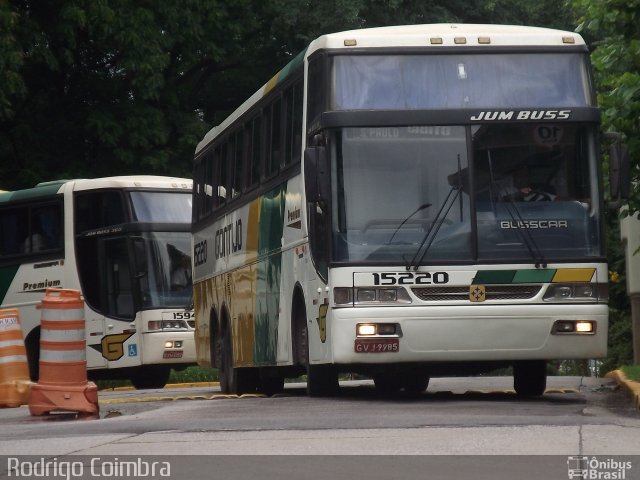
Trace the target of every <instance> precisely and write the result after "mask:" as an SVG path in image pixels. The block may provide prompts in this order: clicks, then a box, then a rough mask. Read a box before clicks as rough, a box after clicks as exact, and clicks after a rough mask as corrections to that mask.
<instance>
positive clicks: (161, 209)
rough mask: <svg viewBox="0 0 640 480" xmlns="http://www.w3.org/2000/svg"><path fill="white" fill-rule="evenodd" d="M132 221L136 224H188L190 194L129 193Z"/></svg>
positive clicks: (189, 220) (189, 217)
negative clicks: (132, 214)
mask: <svg viewBox="0 0 640 480" xmlns="http://www.w3.org/2000/svg"><path fill="white" fill-rule="evenodd" d="M130 196H131V204H132V207H133V213H134V219H135V220H136V221H138V222H159V223H190V222H191V192H186V193H176V192H151V191H135V192H130Z"/></svg>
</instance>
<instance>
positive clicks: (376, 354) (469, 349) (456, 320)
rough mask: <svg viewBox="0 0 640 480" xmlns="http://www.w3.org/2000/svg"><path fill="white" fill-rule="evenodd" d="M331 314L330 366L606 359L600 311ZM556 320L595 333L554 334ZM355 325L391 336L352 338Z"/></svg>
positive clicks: (458, 309) (457, 309)
mask: <svg viewBox="0 0 640 480" xmlns="http://www.w3.org/2000/svg"><path fill="white" fill-rule="evenodd" d="M332 313H333V315H332V318H331V321H330V322H327V323H328V325H327V326H328V328H329V329H330V332H329V333H330V338H331V339H332V345H331V346H332V356H333V358H332V361H333V363H339V364H358V363H363V364H375V363H380V364H384V363H396V362H397V363H404V362H417V363H423V362H424V363H428V362H459V361H462V362H464V361H518V360H554V359H595V358H602V357H605V356H606V353H607V332H608V307H607V305H603V304H590V305H555V304H554V305H544V304H543V305H526V306H524V305H522V306H521V305H499V306H489V305H483V306H482V307H480V308H473V307H467V306H446V307H445V306H428V307H427V306H424V307H422V306H420V307H377V308H357V307H356V308H339V309H334V310H333V311H332ZM558 321H565V322H571V321H573V322H577V321H588V322H592V324H593V326H594V331H593V333H587V334H584V333H560V332H555V331H554V330H555V327H554V324H556V322H558ZM358 324H393V325H396V334H394V335H372V336H357V335H356V328H357V325H358ZM393 338H397V341H395V340H392V339H393ZM363 339H366V340H363ZM376 339H379V340H381V341H380V342H377V341H376Z"/></svg>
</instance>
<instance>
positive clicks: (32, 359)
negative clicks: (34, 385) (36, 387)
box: [24, 328, 40, 382]
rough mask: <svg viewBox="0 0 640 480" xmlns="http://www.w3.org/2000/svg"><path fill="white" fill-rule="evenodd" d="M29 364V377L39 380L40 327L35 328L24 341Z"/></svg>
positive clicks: (34, 380)
mask: <svg viewBox="0 0 640 480" xmlns="http://www.w3.org/2000/svg"><path fill="white" fill-rule="evenodd" d="M24 346H25V349H26V350H27V363H28V364H29V378H30V379H31V381H32V382H37V381H38V379H39V378H40V328H34V329H33V330H31V332H30V333H29V335H27V338H26V340H25V342H24Z"/></svg>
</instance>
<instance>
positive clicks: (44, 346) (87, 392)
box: [29, 288, 98, 415]
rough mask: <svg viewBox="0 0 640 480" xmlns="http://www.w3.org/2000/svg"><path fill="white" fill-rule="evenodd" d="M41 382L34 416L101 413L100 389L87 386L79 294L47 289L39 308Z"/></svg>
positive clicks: (32, 402)
mask: <svg viewBox="0 0 640 480" xmlns="http://www.w3.org/2000/svg"><path fill="white" fill-rule="evenodd" d="M40 308H41V310H42V321H41V323H40V378H39V379H38V384H37V385H34V386H33V387H32V388H31V394H30V395H29V411H30V412H31V415H44V414H46V413H52V412H77V413H84V414H97V413H98V387H97V386H96V385H95V383H93V382H87V352H86V339H85V319H84V300H82V298H81V297H80V292H79V291H78V290H65V289H60V288H47V290H46V293H45V297H44V299H43V300H42V305H41V306H40Z"/></svg>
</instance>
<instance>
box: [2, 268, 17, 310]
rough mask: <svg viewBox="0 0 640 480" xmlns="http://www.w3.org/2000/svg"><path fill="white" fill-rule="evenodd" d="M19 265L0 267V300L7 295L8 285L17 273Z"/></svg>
mask: <svg viewBox="0 0 640 480" xmlns="http://www.w3.org/2000/svg"><path fill="white" fill-rule="evenodd" d="M18 268H20V265H9V266H7V267H0V301H1V303H4V298H5V297H6V295H7V291H8V290H9V286H10V285H11V282H13V279H14V278H15V276H16V273H18Z"/></svg>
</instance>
